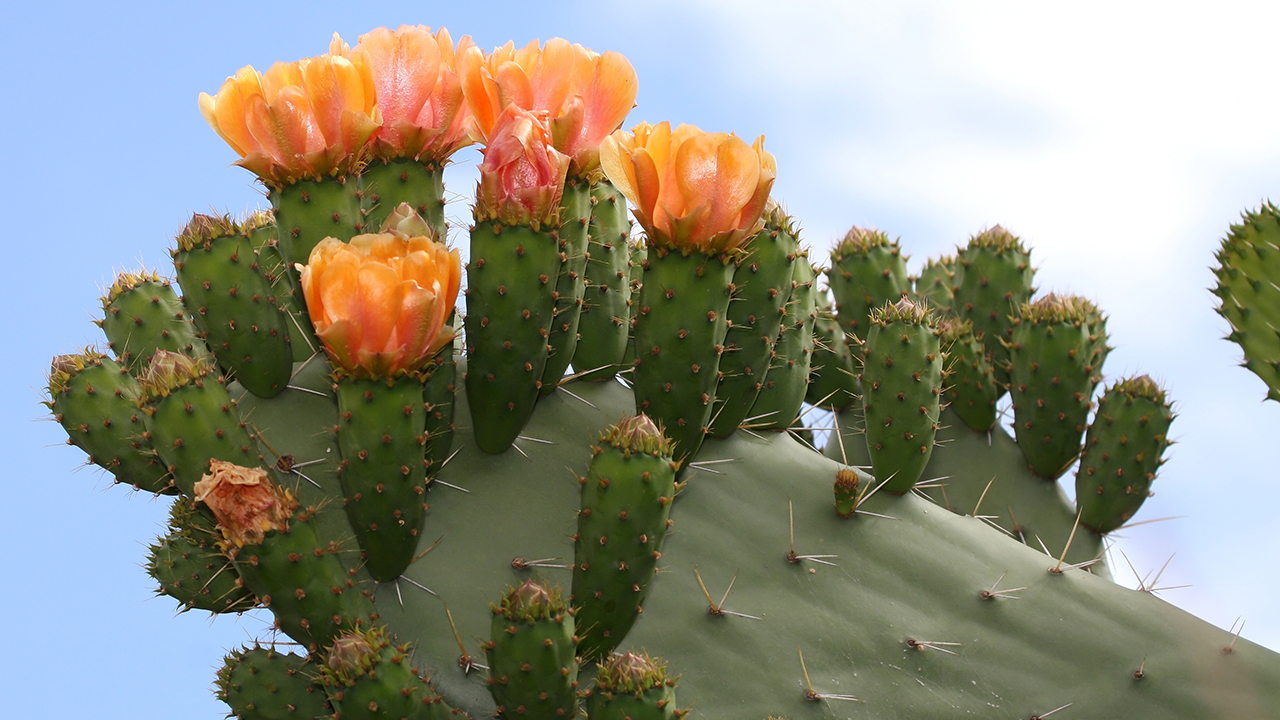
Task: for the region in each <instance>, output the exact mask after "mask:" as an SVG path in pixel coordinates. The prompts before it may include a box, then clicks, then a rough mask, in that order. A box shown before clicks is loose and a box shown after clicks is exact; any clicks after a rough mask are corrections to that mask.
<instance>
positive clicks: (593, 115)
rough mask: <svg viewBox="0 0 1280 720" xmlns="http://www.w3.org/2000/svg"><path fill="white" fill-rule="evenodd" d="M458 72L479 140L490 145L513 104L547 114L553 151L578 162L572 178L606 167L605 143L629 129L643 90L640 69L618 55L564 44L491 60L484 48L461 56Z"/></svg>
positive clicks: (511, 48)
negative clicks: (617, 132)
mask: <svg viewBox="0 0 1280 720" xmlns="http://www.w3.org/2000/svg"><path fill="white" fill-rule="evenodd" d="M458 72H459V74H461V75H462V88H463V92H464V93H465V94H466V97H467V104H468V105H469V106H470V107H471V113H472V120H471V126H472V131H473V133H474V134H475V135H476V138H477V139H478V140H480V141H482V142H488V141H490V138H491V137H492V135H493V129H494V127H495V125H496V124H497V122H498V119H499V118H500V117H501V115H502V113H503V111H504V110H505V109H506V107H507V105H510V104H512V103H514V104H515V105H517V106H519V107H521V108H523V109H525V110H532V111H535V112H545V113H546V114H547V117H548V123H547V125H548V127H549V128H550V131H551V142H552V145H553V146H555V148H556V150H559V151H560V152H562V153H564V154H565V155H568V156H569V157H570V158H571V159H572V163H571V164H570V167H569V172H570V173H571V174H573V175H586V174H587V173H589V172H591V171H593V170H595V169H596V168H598V167H599V165H600V160H599V157H600V155H599V153H600V142H601V141H602V140H604V138H605V137H607V136H608V135H609V133H611V132H613V131H614V130H617V129H618V128H620V127H622V121H623V120H625V119H626V117H627V113H629V112H631V108H633V107H635V102H636V92H637V91H638V89H639V81H638V80H637V78H636V71H635V69H634V68H632V67H631V63H630V62H628V61H627V59H626V58H625V57H623V56H622V55H620V54H619V53H616V52H612V51H609V52H606V53H604V54H603V55H602V54H600V53H596V52H592V51H591V50H588V49H587V48H585V47H583V46H581V45H577V44H573V45H570V44H569V41H567V40H564V39H561V38H553V39H551V40H548V41H547V44H546V46H545V47H540V46H539V44H538V41H537V40H534V41H533V42H531V43H529V44H528V45H526V46H524V47H523V48H520V49H516V47H515V44H514V43H510V42H509V43H507V44H506V45H504V46H502V47H500V48H497V49H495V50H494V51H493V52H492V53H490V54H488V55H485V54H484V53H482V52H481V51H480V49H479V48H477V47H469V48H467V50H466V51H465V52H463V51H462V50H459V52H458Z"/></svg>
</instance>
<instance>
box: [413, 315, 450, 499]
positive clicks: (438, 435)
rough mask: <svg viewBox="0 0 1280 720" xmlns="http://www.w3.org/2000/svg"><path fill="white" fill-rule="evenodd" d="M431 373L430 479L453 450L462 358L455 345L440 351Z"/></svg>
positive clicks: (425, 406)
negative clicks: (457, 355)
mask: <svg viewBox="0 0 1280 720" xmlns="http://www.w3.org/2000/svg"><path fill="white" fill-rule="evenodd" d="M455 317H456V316H455ZM455 322H456V321H455ZM455 322H451V323H450V325H453V324H455ZM427 372H428V375H427V379H426V380H425V381H424V382H423V384H422V412H423V418H425V424H424V425H423V433H424V435H425V437H426V439H427V444H426V447H425V448H424V449H423V457H424V461H423V464H424V466H425V467H426V476H427V478H428V479H430V478H434V477H435V476H436V473H438V472H440V468H441V467H443V466H444V463H445V462H446V461H447V460H448V459H449V453H450V452H452V451H453V430H454V426H453V412H454V398H455V397H456V396H457V386H456V385H455V383H456V382H457V377H458V360H457V357H456V356H455V355H454V348H453V345H449V346H447V347H445V348H444V349H443V350H442V351H440V354H439V355H437V356H436V358H435V360H433V361H432V362H431V365H429V366H428V367H427Z"/></svg>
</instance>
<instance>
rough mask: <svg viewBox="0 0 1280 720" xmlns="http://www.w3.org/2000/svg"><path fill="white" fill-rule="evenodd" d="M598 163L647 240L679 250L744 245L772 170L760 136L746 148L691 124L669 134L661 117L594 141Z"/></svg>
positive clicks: (766, 194) (723, 249) (731, 138)
mask: <svg viewBox="0 0 1280 720" xmlns="http://www.w3.org/2000/svg"><path fill="white" fill-rule="evenodd" d="M600 161H601V165H602V166H603V167H604V171H605V174H606V175H608V177H609V180H610V182H612V183H613V184H614V185H616V186H617V188H618V189H619V190H621V191H622V193H623V194H624V195H626V196H627V199H628V200H630V201H631V204H632V205H633V206H634V212H635V216H636V220H637V221H638V222H639V223H640V225H641V226H642V227H643V228H644V229H645V232H646V233H647V234H648V237H649V242H650V243H654V244H657V245H659V246H662V247H666V248H667V249H669V250H676V251H679V252H681V253H682V254H686V255H687V254H689V253H690V252H694V251H699V252H705V253H723V252H728V251H731V250H734V249H736V248H739V247H741V246H742V245H743V244H744V243H746V242H747V241H748V240H749V239H750V238H751V237H752V236H753V235H754V234H755V233H756V232H758V231H759V229H760V227H761V223H762V221H761V213H763V211H764V208H765V204H766V203H767V202H768V200H769V190H770V188H772V187H773V180H774V177H775V176H776V175H777V164H776V162H775V161H774V159H773V155H772V154H770V153H768V152H766V151H765V150H764V136H763V135H761V136H760V137H759V138H757V139H756V141H755V143H754V144H753V145H748V144H747V143H746V142H744V141H743V140H742V139H741V138H739V137H738V136H736V135H733V134H731V133H709V132H703V131H702V130H699V129H698V128H696V127H694V126H692V125H681V126H679V127H677V128H676V129H675V132H672V130H671V124H670V123H667V122H663V123H660V124H658V125H649V124H648V123H640V124H639V125H637V126H636V127H635V129H634V131H632V132H626V131H623V130H619V131H618V132H615V133H613V134H612V135H610V136H609V137H608V138H605V140H604V142H603V143H602V144H601V146H600Z"/></svg>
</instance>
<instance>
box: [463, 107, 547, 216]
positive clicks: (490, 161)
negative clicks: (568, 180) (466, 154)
mask: <svg viewBox="0 0 1280 720" xmlns="http://www.w3.org/2000/svg"><path fill="white" fill-rule="evenodd" d="M568 169H569V157H568V156H567V155H564V154H563V153H561V152H560V151H558V150H556V149H555V148H554V147H552V146H551V144H550V137H549V133H548V130H547V125H546V121H545V120H544V115H543V114H542V113H535V112H530V111H528V110H522V109H521V108H520V107H519V106H517V105H514V104H512V105H508V106H507V109H506V110H504V111H503V112H502V115H500V116H499V117H498V121H497V122H496V123H494V126H493V133H492V136H491V137H490V138H489V144H488V146H486V147H485V150H484V159H483V160H482V161H481V162H480V187H479V188H478V189H477V191H476V208H475V217H476V222H484V221H487V220H497V221H499V222H502V223H505V224H507V225H531V226H532V227H534V228H535V229H537V228H538V227H541V226H542V225H544V224H554V220H555V218H556V214H557V213H558V212H559V209H560V196H561V195H563V194H564V179H565V174H566V173H567V172H568Z"/></svg>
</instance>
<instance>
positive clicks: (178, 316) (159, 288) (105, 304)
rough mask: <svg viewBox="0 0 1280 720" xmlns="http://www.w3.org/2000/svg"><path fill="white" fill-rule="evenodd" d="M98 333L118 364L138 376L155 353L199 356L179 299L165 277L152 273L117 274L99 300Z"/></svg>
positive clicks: (196, 340) (199, 346)
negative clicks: (164, 351)
mask: <svg viewBox="0 0 1280 720" xmlns="http://www.w3.org/2000/svg"><path fill="white" fill-rule="evenodd" d="M102 312H103V316H102V320H101V321H99V323H98V324H99V325H101V326H102V332H103V334H104V335H106V336H107V347H109V348H111V352H113V353H115V356H116V359H118V360H119V361H120V364H121V365H124V366H125V367H127V368H129V371H130V372H132V373H134V374H138V373H140V372H142V370H143V368H145V367H146V365H147V361H148V360H150V359H151V356H152V355H154V354H155V352H156V350H168V351H170V352H180V353H186V354H187V355H201V354H203V353H204V352H205V344H204V343H203V342H201V341H200V339H199V338H197V337H196V327H195V325H193V324H192V322H191V318H190V316H188V315H187V310H186V308H185V307H183V305H182V300H180V299H179V298H178V294H177V293H175V292H174V291H173V285H172V283H171V282H170V281H169V279H168V278H163V277H161V276H160V275H159V274H157V273H156V272H154V271H146V270H143V271H140V272H136V273H120V274H119V275H116V279H115V282H114V283H112V284H111V288H110V289H109V290H107V294H106V295H104V296H103V298H102Z"/></svg>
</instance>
